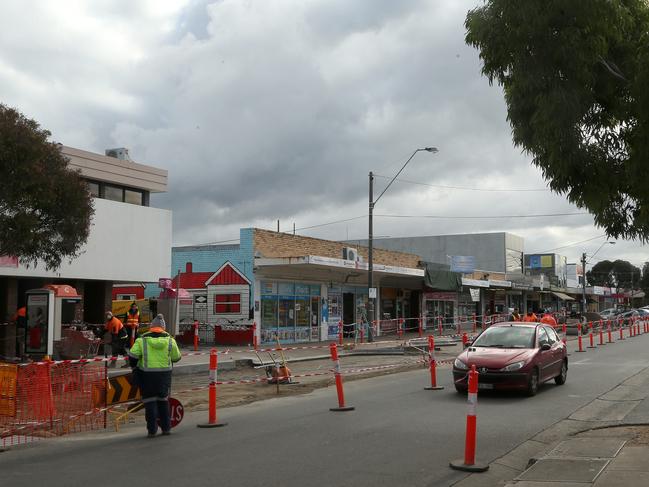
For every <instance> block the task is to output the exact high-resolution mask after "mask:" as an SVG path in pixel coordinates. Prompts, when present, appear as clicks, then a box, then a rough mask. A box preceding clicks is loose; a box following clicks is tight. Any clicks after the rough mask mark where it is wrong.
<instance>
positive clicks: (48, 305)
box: [25, 284, 81, 358]
mask: <svg viewBox="0 0 649 487" xmlns="http://www.w3.org/2000/svg"><path fill="white" fill-rule="evenodd" d="M25 294H26V295H27V329H26V331H25V353H26V354H27V355H30V356H33V357H37V358H40V357H43V356H45V355H49V356H50V357H51V356H52V355H53V353H54V342H55V341H58V340H61V328H62V326H61V325H62V323H64V322H66V323H69V322H70V321H72V320H73V319H74V314H75V308H76V306H77V304H78V303H79V302H80V301H81V296H79V294H77V291H76V289H74V288H73V287H71V286H68V285H57V284H49V285H47V286H44V287H43V288H42V289H32V290H29V291H27V292H26V293H25Z"/></svg>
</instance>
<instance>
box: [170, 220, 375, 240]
mask: <svg viewBox="0 0 649 487" xmlns="http://www.w3.org/2000/svg"><path fill="white" fill-rule="evenodd" d="M362 218H367V215H359V216H354V217H351V218H345V219H343V220H335V221H331V222H326V223H319V224H318V225H311V226H308V227H300V228H296V229H295V231H296V232H297V231H300V230H310V229H312V228H320V227H326V226H328V225H335V224H337V223H346V222H351V221H354V220H360V219H362ZM292 231H293V229H292V228H290V229H289V230H282V231H281V232H280V233H290V232H292ZM238 241H239V239H238V238H232V239H228V240H218V241H215V242H206V243H199V244H194V246H197V247H198V246H201V245H217V244H223V243H232V242H238ZM183 247H186V246H185V245H183Z"/></svg>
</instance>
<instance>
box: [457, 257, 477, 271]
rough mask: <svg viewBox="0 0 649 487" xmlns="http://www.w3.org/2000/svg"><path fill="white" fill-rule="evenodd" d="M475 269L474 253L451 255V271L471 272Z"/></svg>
mask: <svg viewBox="0 0 649 487" xmlns="http://www.w3.org/2000/svg"><path fill="white" fill-rule="evenodd" d="M473 271H475V257H474V256H473V255H451V272H461V273H463V274H469V273H471V272H473Z"/></svg>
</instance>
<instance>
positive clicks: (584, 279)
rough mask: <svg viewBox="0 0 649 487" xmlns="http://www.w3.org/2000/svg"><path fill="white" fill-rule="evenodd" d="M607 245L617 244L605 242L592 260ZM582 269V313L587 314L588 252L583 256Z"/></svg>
mask: <svg viewBox="0 0 649 487" xmlns="http://www.w3.org/2000/svg"><path fill="white" fill-rule="evenodd" d="M606 244H611V245H615V242H609V241H608V240H607V241H606V242H603V243H602V245H600V246H599V248H598V249H597V250H596V251H595V252H594V253H593V255H591V256H590V258H591V259H592V258H593V257H595V255H597V252H599V251H600V250H602V247H604V245H606ZM581 267H582V269H583V270H582V272H583V274H584V275H583V281H582V287H581V293H582V294H581V299H582V301H581V312H582V313H585V312H586V252H584V253H582V254H581Z"/></svg>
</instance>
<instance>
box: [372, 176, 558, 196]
mask: <svg viewBox="0 0 649 487" xmlns="http://www.w3.org/2000/svg"><path fill="white" fill-rule="evenodd" d="M374 176H375V177H377V178H384V179H392V178H390V177H388V176H383V175H381V174H374ZM395 181H399V182H401V183H408V184H417V185H419V186H429V187H431V188H441V189H459V190H463V191H484V192H490V193H495V192H538V191H550V190H549V189H548V188H538V189H537V188H498V189H497V188H469V187H467V186H446V185H443V184H430V183H422V182H419V181H410V180H408V179H395Z"/></svg>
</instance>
